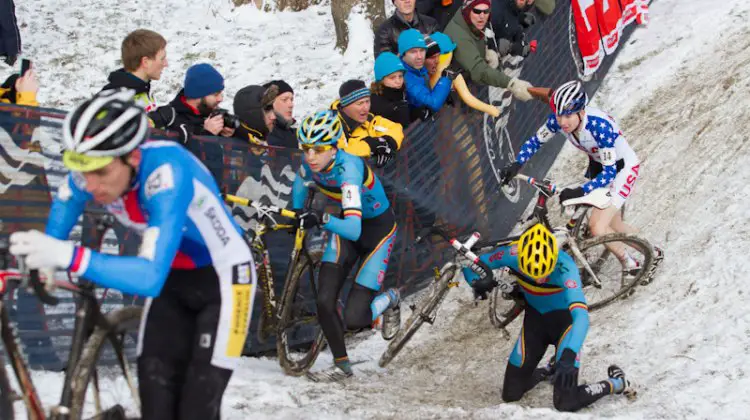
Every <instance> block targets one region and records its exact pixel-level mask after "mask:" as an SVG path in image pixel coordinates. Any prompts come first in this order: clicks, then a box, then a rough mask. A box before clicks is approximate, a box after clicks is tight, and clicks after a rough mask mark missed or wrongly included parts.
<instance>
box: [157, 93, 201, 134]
mask: <svg viewBox="0 0 750 420" xmlns="http://www.w3.org/2000/svg"><path fill="white" fill-rule="evenodd" d="M184 97H185V96H184V90H180V93H178V94H177V96H176V97H175V98H174V99H173V100H172V102H170V103H169V105H164V106H160V107H159V108H157V109H156V111H153V112H150V113H149V114H148V117H149V118H151V121H153V122H154V127H156V128H158V129H161V130H168V131H174V132H177V133H178V134H179V135H180V140H182V142H183V143H187V141H188V140H189V139H190V137H191V136H192V135H196V134H197V135H202V136H212V135H213V134H211V133H209V132H208V131H206V129H205V128H203V123H204V121H205V120H206V118H208V115H201V113H200V112H198V110H196V109H195V108H193V107H191V106H189V105H188V104H187V103H186V102H185V99H184Z"/></svg>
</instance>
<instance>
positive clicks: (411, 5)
mask: <svg viewBox="0 0 750 420" xmlns="http://www.w3.org/2000/svg"><path fill="white" fill-rule="evenodd" d="M393 4H394V5H395V6H396V11H395V12H393V15H392V16H391V17H389V18H388V19H386V21H385V22H383V23H382V24H381V25H380V26H379V27H378V29H377V30H375V47H374V53H375V58H377V57H378V55H380V53H382V52H383V51H390V52H392V53H394V54H395V53H396V52H397V51H398V38H399V36H400V35H401V32H403V31H405V30H407V29H416V30H418V31H419V32H421V33H423V34H426V35H429V34H431V33H433V32H435V31H437V30H438V29H439V28H438V23H437V21H436V20H435V19H433V18H431V17H429V16H426V15H423V14H420V13H417V10H416V4H417V0H393Z"/></svg>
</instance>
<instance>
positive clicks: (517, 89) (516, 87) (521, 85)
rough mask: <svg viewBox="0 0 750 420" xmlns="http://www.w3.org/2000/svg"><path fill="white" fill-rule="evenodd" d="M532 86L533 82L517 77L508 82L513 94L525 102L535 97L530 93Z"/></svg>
mask: <svg viewBox="0 0 750 420" xmlns="http://www.w3.org/2000/svg"><path fill="white" fill-rule="evenodd" d="M531 87H534V86H532V84H531V83H529V82H527V81H525V80H521V79H517V78H515V77H514V78H512V79H510V83H508V90H510V92H511V93H512V94H513V96H514V97H515V98H516V99H518V100H521V101H524V102H526V101H530V100H531V99H532V98H533V96H531V94H530V93H529V88H531Z"/></svg>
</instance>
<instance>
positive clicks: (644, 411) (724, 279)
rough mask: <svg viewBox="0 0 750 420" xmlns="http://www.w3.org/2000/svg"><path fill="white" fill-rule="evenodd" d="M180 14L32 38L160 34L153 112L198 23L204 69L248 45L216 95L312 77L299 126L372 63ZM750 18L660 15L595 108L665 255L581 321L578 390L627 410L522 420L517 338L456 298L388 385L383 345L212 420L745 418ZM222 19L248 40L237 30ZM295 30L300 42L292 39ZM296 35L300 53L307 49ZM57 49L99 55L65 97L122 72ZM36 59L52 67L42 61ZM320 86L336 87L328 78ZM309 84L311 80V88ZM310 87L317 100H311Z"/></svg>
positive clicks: (61, 21)
mask: <svg viewBox="0 0 750 420" xmlns="http://www.w3.org/2000/svg"><path fill="white" fill-rule="evenodd" d="M47 3H52V2H51V1H45V2H42V1H41V0H37V1H28V2H26V4H25V5H19V6H18V7H19V9H22V10H24V9H28V10H38V9H39V8H41V6H42V4H47ZM177 3H178V2H177V1H175V0H167V1H166V2H161V3H160V4H156V5H154V6H153V7H155V8H157V9H156V10H155V11H151V12H149V13H146V12H136V13H132V14H131V15H132V16H133V19H134V20H135V21H136V23H133V25H131V26H127V27H126V26H125V25H123V26H120V25H121V24H120V23H118V22H114V21H113V22H111V23H109V22H98V21H95V16H96V15H97V14H101V18H104V17H106V15H107V13H110V12H108V11H105V10H107V9H105V8H102V9H97V8H96V5H97V4H100V3H99V2H94V1H91V0H89V1H84V2H81V3H80V4H81V6H80V7H78V8H76V9H68V10H65V11H58V10H55V11H54V12H44V11H42V12H39V13H40V16H38V17H35V18H33V19H32V20H31V22H32V23H33V22H36V23H34V24H39V25H41V24H42V22H44V20H45V19H52V20H53V21H55V22H56V25H58V26H59V27H60V28H61V29H60V30H59V32H44V31H47V30H46V29H45V30H44V31H42V33H40V34H39V37H40V38H39V39H42V40H45V41H49V42H54V37H56V36H61V37H62V36H66V33H67V31H71V30H72V29H71V28H75V27H76V26H78V25H82V24H83V23H82V22H83V21H82V20H80V19H78V18H75V16H76V15H81V16H85V17H86V23H85V24H86V25H92V28H97V30H99V31H101V32H104V31H105V30H106V31H107V33H106V34H102V35H100V37H101V38H102V39H106V40H109V41H107V42H108V43H109V44H112V43H118V42H119V39H120V38H121V36H122V35H123V34H124V33H126V32H127V31H128V30H130V29H132V28H134V27H136V26H137V25H139V24H142V23H144V22H146V21H147V20H149V19H150V20H152V21H153V22H155V25H156V24H158V26H155V27H158V28H164V29H160V30H161V31H162V32H163V33H165V35H167V37H168V38H169V39H170V41H171V44H170V56H171V58H172V67H171V68H170V69H169V70H168V77H166V79H165V81H164V82H161V83H159V84H157V86H159V85H162V86H160V87H159V91H158V92H157V94H159V97H160V99H162V100H166V99H168V98H169V96H171V93H170V94H169V95H166V94H163V93H162V92H166V91H170V89H167V88H165V86H166V85H168V84H170V83H179V82H178V80H179V77H178V76H177V73H181V69H182V68H184V67H185V66H186V65H187V64H188V60H185V59H184V57H180V56H179V52H178V51H180V49H179V46H181V45H182V46H187V45H191V44H192V43H194V42H196V40H197V39H195V38H193V37H194V36H195V35H196V34H198V33H200V32H202V31H204V29H195V30H191V29H188V28H186V26H187V25H186V24H182V25H180V24H176V23H175V20H177V21H179V22H189V21H201V22H206V23H205V24H207V25H209V27H211V28H212V29H210V30H208V31H209V32H211V34H212V37H209V38H204V39H202V40H201V41H200V43H199V44H198V46H197V48H198V49H200V51H202V52H201V54H209V52H210V51H216V50H217V48H218V46H219V45H223V44H224V43H226V42H227V41H228V40H236V42H245V43H247V45H246V46H242V48H241V51H242V54H241V55H238V54H237V53H235V52H234V51H228V50H226V49H224V50H222V51H216V54H217V59H216V61H217V62H218V61H221V62H223V63H225V64H224V66H226V67H223V68H224V69H225V70H226V69H230V68H232V69H233V68H237V69H240V68H241V69H247V70H246V72H244V73H243V74H242V79H239V76H238V78H235V79H230V80H229V81H228V86H229V87H230V88H229V90H235V91H236V89H237V88H239V87H241V86H242V85H244V84H245V83H248V82H251V81H253V82H255V81H257V79H264V78H270V77H272V76H273V75H274V72H280V73H277V75H278V76H280V77H284V78H286V79H287V80H292V81H294V82H297V83H302V81H304V80H305V79H306V78H308V77H309V78H310V79H311V80H314V82H310V83H309V86H310V88H309V89H308V91H305V92H306V93H305V94H304V95H300V96H299V98H300V104H301V105H302V107H303V108H305V107H306V109H311V107H312V106H313V105H312V104H317V102H316V101H317V100H322V98H324V97H325V101H326V102H327V101H328V100H329V99H330V98H332V97H333V96H335V92H336V88H337V86H338V82H340V81H341V80H343V79H344V78H345V77H344V76H343V75H342V74H341V73H340V72H341V71H342V69H344V68H346V69H347V77H346V78H348V75H349V74H352V75H358V76H360V75H361V76H365V75H366V74H368V72H369V64H367V66H365V65H364V64H363V63H365V62H366V61H367V60H369V59H370V58H369V50H368V52H367V53H363V54H359V52H356V51H355V52H352V53H351V56H346V57H342V56H340V55H333V56H332V55H330V54H328V55H326V56H325V57H327V58H321V60H322V61H321V65H320V66H318V65H317V64H316V65H314V66H310V65H306V66H304V68H303V67H301V66H300V64H298V63H299V61H296V60H301V57H303V56H304V55H303V53H302V52H300V51H302V50H304V47H305V46H309V45H311V43H313V42H320V43H321V45H320V46H319V49H318V50H316V51H315V53H314V54H316V55H317V54H321V56H322V55H323V52H326V51H327V52H329V53H330V52H332V48H333V35H332V27H331V26H327V27H326V29H325V30H323V29H322V28H321V27H320V26H321V25H316V22H321V21H325V20H326V19H327V21H328V22H329V25H330V16H329V15H326V14H327V11H326V10H325V9H324V8H313V9H311V10H309V11H307V12H303V13H301V14H299V15H292V14H288V13H286V14H280V15H276V16H274V15H270V14H265V13H259V12H257V11H253V10H238V11H234V12H231V11H230V8H229V7H224V6H222V7H220V8H219V9H220V10H222V13H224V15H222V16H224V17H213V16H211V14H210V13H206V10H209V8H210V7H216V6H211V3H210V2H209V3H208V5H202V6H197V5H196V6H185V5H180V7H183V8H186V9H184V11H181V12H179V16H177V17H172V18H169V17H168V14H167V13H168V12H169V10H170V7H171V8H172V9H174V8H175V6H176V4H177ZM708 3H710V5H709V4H708ZM61 4H62V3H61ZM102 4H103V3H102ZM128 4H133V5H136V6H137V5H145V4H146V2H145V1H142V0H139V1H134V2H131V3H128ZM165 4H166V6H165ZM108 6H109V5H108ZM120 7H130V6H125V5H123V6H120ZM134 7H135V6H134ZM60 8H62V7H60ZM201 11H203V12H201ZM319 13H322V14H323V15H320V14H319ZM281 17H288V19H285V22H286V23H285V26H284V30H283V31H287V30H288V31H290V33H289V34H287V35H284V34H283V33H282V32H283V31H282V30H281V29H279V26H278V21H279V19H281ZM748 17H750V4H748V3H747V2H746V1H741V0H726V1H723V2H718V1H713V2H706V1H699V0H657V1H655V2H654V3H653V4H652V7H651V23H650V25H649V27H648V28H647V29H639V30H638V31H637V32H636V33H635V34H634V36H633V37H632V38H631V40H630V43H631V44H632V45H630V46H628V48H626V49H624V50H623V52H622V54H621V55H620V57H619V58H618V62H617V64H616V66H615V67H614V68H613V69H612V70H611V72H610V74H609V75H608V77H607V80H606V81H605V83H604V84H603V86H602V88H601V90H600V93H599V94H598V95H597V97H596V98H594V100H595V103H596V104H597V105H598V106H601V107H602V108H603V109H605V110H607V111H609V112H611V113H612V114H613V115H614V116H615V117H616V118H617V119H619V121H620V122H621V126H622V128H623V130H624V132H625V134H626V135H627V137H628V139H629V141H630V143H631V145H633V146H634V148H635V149H636V152H637V153H638V154H639V156H640V157H641V158H642V160H643V165H642V167H643V171H642V178H641V179H640V180H639V181H638V184H637V191H636V193H635V195H634V196H633V197H632V199H631V201H630V203H629V205H628V210H627V211H628V213H627V215H628V216H627V217H628V219H629V220H630V221H632V223H633V224H634V225H636V226H638V227H639V228H641V229H642V230H643V233H644V235H646V236H647V237H649V238H651V239H652V240H653V241H654V242H656V243H658V244H661V245H663V246H664V248H665V249H666V252H667V258H666V260H665V262H664V263H663V265H662V268H661V271H660V274H659V276H658V277H657V279H656V280H655V282H654V284H652V285H651V286H649V287H647V288H641V289H639V290H638V291H637V293H636V294H635V295H634V296H633V297H631V298H630V299H628V300H627V301H623V302H621V303H617V304H613V305H612V306H611V307H608V308H606V309H604V310H601V311H599V312H596V313H594V314H592V326H591V329H590V332H589V336H588V339H587V341H586V344H585V346H584V352H583V366H584V367H583V370H582V373H581V374H582V378H583V379H584V380H587V381H595V380H599V379H601V378H602V377H603V376H604V374H605V371H606V367H607V365H609V364H610V363H618V364H620V365H621V366H622V367H623V368H625V369H626V371H627V372H628V374H630V375H631V376H632V377H634V378H635V379H636V380H637V381H638V382H639V383H640V384H641V387H642V389H641V393H640V396H639V398H638V400H636V401H635V402H632V403H629V402H626V401H625V399H624V398H619V397H617V398H605V399H603V400H601V401H599V402H598V403H597V404H595V405H594V406H593V407H592V408H590V409H586V410H583V411H582V412H581V413H578V414H561V413H557V412H555V411H554V410H553V409H552V402H551V398H552V389H551V387H550V386H549V385H546V384H542V385H540V386H539V387H538V388H537V389H535V390H533V391H531V392H530V393H529V395H527V396H526V397H525V398H524V399H523V400H521V402H520V403H517V404H503V403H502V401H501V399H500V386H501V384H502V378H503V373H504V369H505V364H506V361H507V356H508V354H509V353H510V348H511V346H512V345H513V342H514V340H515V334H516V333H517V329H518V325H513V326H511V328H510V329H509V330H510V333H511V338H510V339H506V338H505V337H504V335H503V334H502V333H501V332H500V331H498V330H495V329H493V327H492V326H491V325H490V323H489V321H488V319H487V316H486V306H485V305H484V304H480V305H479V306H478V307H474V304H473V303H472V302H471V293H470V291H469V290H468V288H467V287H466V286H465V285H463V286H462V287H461V288H460V289H459V290H458V291H455V290H454V291H452V292H451V294H450V295H449V297H448V300H447V302H446V304H445V305H444V307H443V310H442V312H441V317H440V318H439V319H438V322H437V323H436V325H435V326H432V327H429V326H428V327H424V328H423V330H421V331H420V332H419V333H418V334H417V336H416V337H415V339H414V340H413V341H412V343H410V346H409V348H407V350H405V351H404V353H403V354H402V355H400V356H399V357H398V358H397V359H396V360H395V361H394V362H393V363H392V364H391V365H390V366H389V368H388V369H380V368H378V367H377V365H376V361H377V359H378V357H379V356H380V353H381V352H382V350H383V349H384V348H385V343H384V342H383V341H382V340H381V339H380V338H379V336H377V335H375V336H373V337H371V338H369V339H366V340H364V341H362V342H361V343H360V344H358V345H356V346H354V347H353V348H352V349H351V352H350V354H351V357H352V359H353V360H364V361H365V362H364V363H362V364H359V365H357V366H356V367H355V370H356V372H357V377H356V378H355V379H354V380H352V381H351V382H349V383H347V384H345V385H344V384H334V385H320V384H313V383H311V382H308V381H306V380H305V379H300V378H291V377H286V376H284V375H283V374H282V373H281V370H280V368H279V367H278V364H277V363H276V361H275V360H272V359H245V360H243V366H242V368H241V369H239V370H238V371H237V372H236V373H235V375H234V377H233V379H232V382H231V383H230V386H229V389H228V391H227V395H226V396H225V399H224V407H223V410H222V411H223V414H224V418H228V419H245V418H254V419H256V418H257V419H266V418H267V419H271V418H273V419H280V418H281V419H299V418H305V419H313V418H326V419H328V418H330V419H337V418H341V419H344V418H346V419H351V418H368V419H370V418H375V419H386V418H397V419H402V418H414V419H417V418H419V419H421V418H443V419H453V418H477V419H490V418H498V417H504V416H513V417H514V418H519V419H526V418H528V419H532V418H534V419H538V418H555V419H567V418H600V417H607V418H628V419H644V418H649V419H651V418H691V419H692V418H747V417H749V415H748V414H747V413H748V412H750V396H749V395H748V394H747V392H746V390H747V389H748V388H749V387H750V379H749V378H748V375H747V374H746V373H745V371H744V370H745V367H744V366H745V365H747V363H746V362H747V360H748V359H747V357H746V356H745V354H746V348H747V344H746V343H747V336H748V331H750V315H748V313H747V311H746V310H745V308H744V306H745V302H746V300H747V299H746V298H745V296H744V294H745V293H746V292H744V290H743V289H742V288H741V287H738V285H740V284H741V282H744V280H745V279H744V278H743V274H744V273H746V272H748V271H750V262H748V259H747V257H746V256H747V255H748V254H749V253H750V241H748V240H747V239H746V238H747V237H748V228H747V223H746V220H747V219H748V218H750V210H747V206H746V205H745V203H744V202H742V201H741V200H742V199H743V198H745V197H747V195H748V194H750V186H748V183H747V182H746V181H745V180H746V178H745V176H750V165H749V164H748V163H750V162H749V161H750V159H748V158H747V156H748V154H749V153H750V150H749V149H750V144H749V143H748V137H747V135H746V134H745V133H744V130H745V129H746V126H747V121H748V120H749V119H750V115H748V114H750V107H749V106H748V105H750V103H749V102H750V101H749V100H748V99H746V97H747V91H748V88H749V87H750V72H748V71H747V66H748V63H750V31H749V30H748V29H749V28H748V26H749V24H748ZM19 18H20V16H19ZM224 18H228V19H234V22H235V23H234V24H240V23H241V24H242V25H247V26H246V27H244V29H243V28H239V29H236V30H233V29H232V27H231V25H232V23H229V22H224V21H223V20H222V19H224ZM21 20H23V19H22V18H21ZM138 20H140V21H141V22H138ZM217 22H222V23H217ZM250 22H253V24H252V25H251V24H250ZM253 25H255V26H254V27H253ZM293 28H302V29H303V30H304V32H300V34H301V35H299V36H296V35H292V33H293V32H294V29H293ZM27 31H28V28H27ZM92 31H93V29H92ZM118 31H119V32H118ZM115 32H116V33H115ZM362 32H363V33H356V34H355V39H361V40H363V41H362V44H361V45H363V46H364V45H369V43H370V40H371V36H372V35H371V34H370V33H365V32H367V31H362ZM45 33H46V35H43V34H45ZM302 34H303V35H304V36H306V37H308V38H306V39H302V36H303V35H302ZM267 36H269V37H268V38H267ZM315 37H317V38H315ZM27 39H28V38H27ZM63 39H64V38H63ZM260 39H264V40H265V41H264V42H270V41H268V39H272V40H273V45H265V44H264V45H259V42H260V41H259V40H260ZM365 39H367V41H366V42H365V41H364V40H365ZM325 42H328V44H323V43H325ZM204 44H205V45H204ZM57 47H58V48H61V49H63V50H65V51H68V50H70V51H73V52H71V54H73V53H75V54H85V53H84V52H85V51H87V50H92V51H94V50H95V51H97V53H96V59H95V60H92V62H91V63H89V65H88V66H83V65H82V64H68V65H67V67H66V66H58V67H55V68H54V69H55V70H54V71H48V72H46V73H45V75H44V78H45V80H54V81H56V83H59V84H61V85H65V84H66V83H67V84H68V85H69V86H74V85H75V83H78V84H82V85H84V86H82V87H81V89H80V90H81V92H82V91H83V90H85V89H89V90H90V91H93V90H94V89H95V87H96V86H99V85H100V84H101V83H103V81H104V78H103V76H102V74H103V72H104V70H105V69H109V68H110V67H112V66H111V63H112V62H113V60H114V58H116V55H117V54H116V53H105V52H104V51H103V50H97V49H95V48H96V47H95V45H94V43H93V42H87V43H86V44H85V45H81V46H80V47H79V46H67V43H66V45H58V46H57ZM39 48H41V46H40V47H39ZM45 48H47V49H48V51H51V50H49V48H51V47H45ZM273 50H283V51H287V53H288V60H289V62H287V63H280V64H274V60H273V59H272V60H266V61H264V64H262V65H258V64H257V62H258V61H257V60H261V59H262V58H263V57H267V56H268V54H269V53H270V52H271V51H273ZM112 54H114V55H112ZM264 54H266V55H264ZM53 55H54V54H50V57H52V56H53ZM251 60H252V61H251ZM233 61H234V63H233V64H230V63H232V62H233ZM232 66H234V67H232ZM347 66H348V67H347ZM365 67H367V68H365ZM178 69H180V71H177V70H178ZM332 71H337V72H339V73H337V75H335V76H329V74H330V73H331V72H332ZM284 72H287V73H284ZM310 72H314V73H315V74H314V75H313V76H310V75H309V74H310ZM349 72H351V73H349ZM318 83H320V84H321V86H323V87H321V88H320V89H318V88H316V87H315V85H316V84H318ZM295 87H296V86H295ZM316 89H317V90H316ZM60 91H61V92H63V88H62V86H61V87H60ZM82 94H83V93H81V95H82ZM45 95H47V96H46V97H47V98H48V99H50V100H52V101H58V102H59V103H60V104H65V103H66V101H69V99H68V98H65V97H64V96H63V94H62V93H59V92H57V91H56V90H52V91H47V92H46V93H45ZM307 95H310V96H307ZM316 95H317V96H316ZM298 115H299V114H298ZM584 165H585V158H584V157H583V156H582V155H581V154H580V153H578V152H576V151H575V149H574V148H572V147H568V146H566V148H565V149H563V153H562V154H561V156H560V158H559V159H558V161H557V163H556V164H555V166H554V167H553V169H552V171H551V173H550V176H552V177H553V178H554V179H555V180H556V181H557V182H558V183H561V184H565V183H571V182H575V181H580V180H581V174H582V173H583V171H584V169H585V167H584ZM553 212H554V211H553ZM404 312H405V313H403V314H402V315H403V316H404V317H406V316H408V311H404ZM330 360H331V359H330V354H328V353H324V354H323V355H321V357H320V359H319V361H318V363H317V365H316V366H315V369H320V368H324V367H326V366H327V365H328V364H329V363H330ZM37 376H38V377H39V378H40V379H43V380H45V388H44V390H43V392H42V395H43V398H44V399H45V401H46V402H48V403H52V402H53V401H55V400H56V399H57V397H58V393H59V375H52V374H49V373H38V374H37Z"/></svg>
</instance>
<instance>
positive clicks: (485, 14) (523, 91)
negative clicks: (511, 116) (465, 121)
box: [445, 0, 533, 102]
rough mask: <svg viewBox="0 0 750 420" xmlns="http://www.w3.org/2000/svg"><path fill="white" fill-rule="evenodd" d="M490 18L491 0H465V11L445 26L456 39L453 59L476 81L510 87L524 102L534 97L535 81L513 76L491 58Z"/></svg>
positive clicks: (454, 39) (446, 30)
mask: <svg viewBox="0 0 750 420" xmlns="http://www.w3.org/2000/svg"><path fill="white" fill-rule="evenodd" d="M495 1H505V0H495ZM489 20H490V0H464V4H463V5H462V6H461V13H456V15H455V16H453V19H451V21H450V22H449V23H448V26H447V27H446V28H445V34H446V35H448V36H449V37H450V38H451V39H452V40H453V41H454V42H455V43H456V50H455V51H454V53H453V60H454V61H455V62H456V64H457V66H459V67H460V68H462V69H463V70H465V71H466V72H465V73H464V77H467V76H468V77H469V78H470V79H471V80H472V81H473V82H474V83H480V84H483V85H489V86H496V87H501V88H506V89H508V90H510V92H511V93H512V94H513V96H514V97H515V98H516V99H519V100H521V101H524V102H526V101H528V100H531V99H532V96H531V94H530V93H529V91H528V88H530V87H533V86H532V85H531V83H529V82H527V81H525V80H521V79H518V78H515V77H513V78H511V77H510V76H508V75H506V74H505V73H503V72H502V70H499V69H496V68H492V67H491V66H490V65H489V63H488V62H487V60H486V57H487V43H486V42H485V38H484V29H485V27H486V26H487V22H488V21H489Z"/></svg>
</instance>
